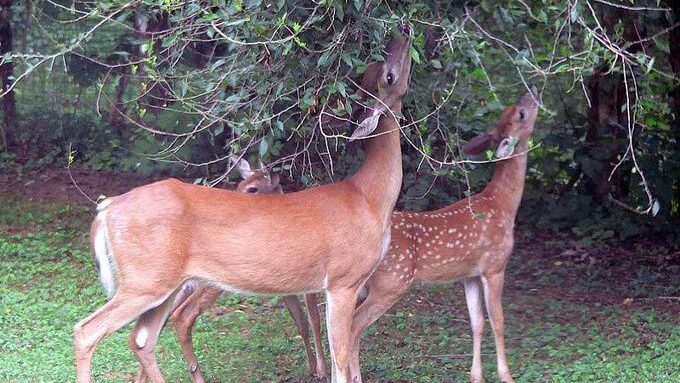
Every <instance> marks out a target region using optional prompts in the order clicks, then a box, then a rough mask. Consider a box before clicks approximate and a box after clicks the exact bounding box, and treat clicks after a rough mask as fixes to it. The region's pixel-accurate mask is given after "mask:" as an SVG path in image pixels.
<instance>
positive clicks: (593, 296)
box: [0, 170, 680, 382]
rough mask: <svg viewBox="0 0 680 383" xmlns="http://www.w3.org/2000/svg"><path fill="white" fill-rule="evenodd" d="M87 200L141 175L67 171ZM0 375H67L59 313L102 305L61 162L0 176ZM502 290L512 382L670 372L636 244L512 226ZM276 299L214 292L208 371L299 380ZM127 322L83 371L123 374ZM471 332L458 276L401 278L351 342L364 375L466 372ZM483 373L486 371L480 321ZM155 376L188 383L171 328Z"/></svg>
mask: <svg viewBox="0 0 680 383" xmlns="http://www.w3.org/2000/svg"><path fill="white" fill-rule="evenodd" d="M73 176H74V178H75V179H76V180H77V181H78V184H79V185H80V187H81V188H82V189H83V190H84V191H85V192H86V193H87V194H88V195H89V196H90V197H92V198H96V196H97V195H99V194H106V195H115V194H118V193H120V192H124V191H126V190H129V189H130V188H131V187H134V186H137V185H140V184H144V183H147V182H149V181H150V179H148V178H143V177H138V176H132V175H119V174H109V173H106V174H103V173H101V172H99V173H91V172H83V171H74V173H73ZM0 201H1V202H2V203H0V328H2V329H3V331H2V332H0V353H1V354H3V359H4V360H3V362H2V363H0V381H3V382H5V381H8V382H35V381H47V382H52V381H54V382H62V381H73V380H74V376H73V373H74V372H73V351H72V334H71V329H72V327H73V324H75V322H76V321H77V320H79V319H81V318H83V317H84V316H86V315H88V314H89V313H91V312H92V311H94V310H95V309H96V308H97V307H99V306H100V305H101V304H103V302H104V301H105V300H104V294H103V292H102V290H101V288H100V286H99V285H98V282H97V276H96V271H95V268H94V266H93V265H92V261H91V256H90V255H89V252H88V250H87V238H86V233H87V227H88V225H89V223H90V219H91V217H92V213H93V208H92V206H91V205H89V203H88V202H86V199H85V198H84V197H82V196H81V195H80V193H79V192H78V191H77V190H76V188H75V187H74V186H73V185H71V183H70V180H69V175H68V173H67V172H66V171H65V170H50V171H48V172H39V173H38V172H36V173H27V174H25V175H23V176H22V177H20V178H19V179H17V178H16V175H11V176H10V175H0ZM516 237H517V246H516V251H515V253H514V254H513V258H512V260H511V263H510V265H509V271H508V276H507V279H506V290H505V295H504V303H505V311H506V328H507V331H506V332H507V335H506V340H507V348H508V356H509V361H510V365H511V370H512V371H513V376H515V377H516V380H517V382H539V381H540V382H647V381H678V379H680V356H679V355H678V352H677V350H678V349H680V319H679V318H680V300H679V296H680V291H679V290H680V268H679V267H678V264H677V259H675V258H673V257H658V256H657V253H656V252H655V251H654V249H655V247H659V246H661V245H663V244H653V243H640V244H632V245H630V246H626V247H625V248H614V247H608V246H604V245H596V246H591V247H588V248H579V247H578V246H576V242H575V241H573V240H572V239H570V238H569V237H560V236H555V235H550V234H548V233H544V232H540V231H537V230H536V229H535V228H530V227H528V226H522V225H520V226H519V227H518V230H517V235H516ZM281 307H282V306H281V304H280V302H279V301H278V299H276V298H269V297H268V298H256V297H243V296H227V297H224V298H222V299H221V300H220V301H219V304H218V307H216V309H215V310H214V311H213V313H212V314H211V313H206V314H205V315H204V316H203V317H202V318H200V319H199V321H198V323H197V326H196V335H195V342H194V343H195V345H196V348H197V353H198V355H199V360H200V361H201V363H202V364H203V366H204V368H203V370H204V371H205V372H206V374H205V375H206V378H207V379H208V380H209V381H211V382H273V381H279V382H300V381H302V382H305V381H310V382H311V380H310V379H307V378H305V376H306V363H305V360H304V353H303V351H302V348H301V342H300V341H299V338H298V337H297V335H296V331H295V328H294V326H293V323H292V320H291V319H290V318H289V316H288V315H287V313H285V312H284V310H282V309H281ZM127 333H129V327H127V328H125V329H124V330H122V331H119V332H118V333H116V334H115V335H114V336H112V337H111V338H110V339H109V340H107V341H105V342H103V344H102V345H101V347H100V348H98V349H97V353H96V354H95V361H94V364H95V365H94V368H93V369H94V371H95V374H96V376H95V380H96V381H98V382H100V381H106V382H121V381H130V380H131V379H132V378H133V376H134V372H135V371H136V362H135V360H134V357H133V356H132V353H131V352H129V351H128V350H127V339H126V336H127ZM470 348H471V336H470V331H469V324H468V319H467V310H466V308H465V304H464V294H463V291H462V288H461V286H460V285H459V284H454V285H451V286H444V285H442V286H414V288H412V289H411V290H410V291H409V292H408V293H407V294H406V296H405V297H404V298H403V299H402V300H401V301H400V302H399V303H398V304H397V305H396V306H395V307H394V308H392V309H391V310H390V311H389V312H388V314H387V315H385V316H384V317H383V318H381V319H380V320H379V321H378V323H377V324H376V325H374V326H372V327H370V328H369V329H368V331H367V332H366V334H365V336H364V339H363V341H362V367H363V372H364V376H365V380H366V381H368V382H441V381H446V382H451V381H453V382H466V381H467V380H468V375H467V372H468V370H469V365H470V362H471V356H470V351H471V350H470ZM482 352H483V359H484V372H485V375H486V377H487V381H490V382H493V381H496V380H495V365H494V360H495V356H494V347H493V339H492V337H491V335H490V328H489V326H488V325H487V326H486V329H485V338H484V341H483V350H482ZM159 360H160V362H161V368H162V369H163V371H164V372H165V374H166V377H167V379H168V381H169V382H184V381H189V377H188V374H187V373H186V367H185V365H184V362H183V360H182V358H181V354H180V351H179V346H178V344H177V343H176V341H175V339H174V337H173V335H172V333H171V331H165V332H164V334H163V335H162V337H161V339H160V343H159Z"/></svg>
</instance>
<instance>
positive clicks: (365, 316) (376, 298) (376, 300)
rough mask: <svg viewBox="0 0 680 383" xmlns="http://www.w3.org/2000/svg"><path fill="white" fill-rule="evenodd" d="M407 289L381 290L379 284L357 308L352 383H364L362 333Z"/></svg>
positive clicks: (353, 323)
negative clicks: (361, 355)
mask: <svg viewBox="0 0 680 383" xmlns="http://www.w3.org/2000/svg"><path fill="white" fill-rule="evenodd" d="M369 283H370V281H369ZM407 288H408V284H406V285H399V286H390V288H389V289H383V288H379V287H378V286H377V284H373V285H371V289H370V290H369V291H370V292H369V293H368V296H367V297H366V299H365V300H364V301H363V302H362V303H361V305H359V307H357V308H356V310H355V312H354V318H353V320H352V338H351V343H350V345H351V349H350V356H349V371H350V374H351V375H350V376H351V378H352V383H361V382H362V379H361V366H360V364H359V351H360V343H361V333H362V332H364V330H365V329H366V328H367V327H368V326H370V325H371V324H372V323H373V322H375V321H376V320H377V319H378V318H380V317H381V316H382V315H383V314H384V313H385V312H387V310H389V309H390V307H392V306H393V305H394V303H395V302H396V301H397V300H398V299H399V297H400V296H401V295H402V294H403V293H404V291H406V289H407Z"/></svg>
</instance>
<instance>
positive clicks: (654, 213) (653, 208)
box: [652, 200, 661, 217]
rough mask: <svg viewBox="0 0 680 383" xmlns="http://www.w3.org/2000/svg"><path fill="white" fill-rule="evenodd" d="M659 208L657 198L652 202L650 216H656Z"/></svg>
mask: <svg viewBox="0 0 680 383" xmlns="http://www.w3.org/2000/svg"><path fill="white" fill-rule="evenodd" d="M659 209H661V204H660V203H659V200H656V201H654V204H652V216H653V217H656V215H657V214H659Z"/></svg>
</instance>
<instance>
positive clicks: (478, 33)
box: [0, 0, 680, 252]
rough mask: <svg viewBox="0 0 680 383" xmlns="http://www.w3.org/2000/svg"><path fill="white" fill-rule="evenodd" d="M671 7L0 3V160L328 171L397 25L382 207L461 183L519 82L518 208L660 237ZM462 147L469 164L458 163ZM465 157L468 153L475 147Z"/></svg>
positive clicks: (673, 134)
mask: <svg viewBox="0 0 680 383" xmlns="http://www.w3.org/2000/svg"><path fill="white" fill-rule="evenodd" d="M678 3H679V2H678V1H636V2H618V1H617V2H608V1H586V2H583V1H579V2H574V1H548V0H543V1H537V0H532V1H510V2H507V4H505V5H503V6H502V7H501V6H498V5H496V2H493V1H484V0H483V1H469V2H462V1H426V0H421V1H408V2H407V1H387V2H385V1H366V2H362V1H357V0H354V1H342V0H320V1H267V0H243V1H217V0H214V1H209V0H203V1H179V0H163V1H151V0H106V1H73V0H31V1H8V0H4V1H2V2H0V5H2V7H3V10H2V20H0V47H2V48H3V49H2V50H0V53H1V54H3V55H4V56H3V64H2V65H1V66H0V75H1V76H2V79H3V89H4V93H3V94H4V96H3V99H2V100H3V102H2V115H3V124H2V131H1V132H0V133H1V136H2V137H1V140H0V145H1V146H2V148H1V150H0V171H12V172H16V173H22V172H24V171H26V170H30V169H35V168H44V167H49V166H59V167H63V166H66V165H67V164H69V162H70V158H73V163H72V165H73V166H80V167H86V168H91V169H95V170H102V169H106V170H115V171H126V172H129V171H134V172H141V173H143V174H156V175H158V174H162V175H166V176H179V177H183V178H191V179H196V182H202V183H210V184H215V185H217V184H219V183H220V182H221V181H222V180H223V179H224V178H225V177H227V180H228V177H232V178H234V177H236V175H235V172H232V173H230V171H231V167H232V166H231V164H230V163H229V161H228V156H229V155H232V154H236V155H238V156H242V155H243V156H246V157H247V158H248V159H249V160H250V161H251V163H257V161H258V160H261V161H263V162H264V163H266V164H268V166H269V167H270V168H271V170H272V171H274V172H279V173H281V174H282V178H283V179H284V185H285V189H286V190H297V189H301V188H305V187H310V186H313V185H317V184H322V183H327V182H331V181H333V180H338V179H341V178H343V177H345V176H346V175H348V174H350V173H351V172H352V171H354V169H356V167H357V165H358V163H359V161H360V158H361V155H360V154H361V150H360V149H359V148H358V147H356V146H352V145H348V144H347V142H346V140H345V139H344V138H343V136H347V135H348V134H349V132H350V131H351V127H350V126H347V127H346V129H339V130H337V131H329V130H321V129H320V128H319V127H318V124H317V119H318V116H319V112H320V111H321V110H322V109H324V108H325V109H326V110H328V109H332V110H333V111H335V112H336V113H339V114H349V113H351V108H352V100H353V99H355V92H356V90H357V84H356V82H355V81H357V80H358V79H359V78H360V75H361V73H362V72H363V71H364V69H365V67H366V64H367V62H370V61H373V60H380V59H381V58H382V51H383V48H384V46H385V44H386V42H387V41H388V40H389V36H390V34H391V32H392V31H394V30H395V29H396V28H397V27H398V26H400V25H404V24H407V25H409V26H410V27H411V28H412V30H413V31H414V32H413V33H414V35H413V49H412V51H411V56H412V58H413V60H414V65H413V72H412V79H411V88H410V90H409V93H408V95H407V97H406V99H405V102H404V110H403V111H404V120H403V121H404V124H403V125H404V127H403V139H402V142H403V151H404V156H403V162H404V174H405V177H404V184H403V189H402V194H401V197H400V200H399V204H398V208H401V209H414V210H424V209H434V208H438V207H441V206H443V205H445V204H448V203H450V202H452V201H454V200H457V199H459V198H461V197H464V196H465V195H468V194H469V193H471V192H475V191H477V190H479V189H480V188H481V187H483V185H484V184H485V183H486V181H487V180H488V177H489V175H490V174H491V172H492V171H493V165H492V164H479V163H475V162H470V161H468V159H467V158H466V157H464V156H462V154H461V152H460V147H461V146H462V144H464V142H465V141H467V140H469V139H470V138H471V137H473V136H474V135H476V134H478V133H480V132H483V131H485V130H487V129H489V128H491V127H493V125H494V123H495V120H496V119H497V118H498V116H499V115H500V112H501V111H502V109H503V107H504V106H506V105H509V104H511V103H512V102H513V101H514V100H515V98H516V97H517V96H519V95H520V94H521V93H523V92H525V91H526V90H527V89H529V88H531V87H533V89H534V91H535V92H537V94H539V95H540V96H541V99H542V102H543V106H542V109H541V112H540V115H539V121H538V123H537V128H536V133H535V139H534V147H533V150H532V151H531V154H530V160H529V167H530V169H529V172H528V181H527V186H526V189H525V190H526V192H525V201H524V203H523V206H522V209H521V212H520V219H521V220H522V221H523V222H530V223H532V224H535V225H537V226H539V227H542V228H547V229H550V230H553V231H555V232H557V233H559V234H561V235H570V236H571V235H576V236H577V237H578V238H580V241H581V244H582V245H583V246H587V245H589V244H590V243H592V242H593V241H597V242H615V241H620V240H628V239H632V238H645V237H646V238H652V239H656V240H658V241H661V242H662V243H664V245H663V246H664V247H667V250H668V251H669V252H672V251H673V249H677V248H678V247H680V229H679V226H680V225H678V224H679V223H680V207H679V203H680V151H679V150H678V149H679V148H680V143H679V137H680V123H679V120H680V86H679V84H680V81H679V79H678V73H680V35H679V33H680V32H679V30H680V28H678V23H679V22H680V5H679V4H678ZM477 160H479V159H477ZM481 160H484V158H481Z"/></svg>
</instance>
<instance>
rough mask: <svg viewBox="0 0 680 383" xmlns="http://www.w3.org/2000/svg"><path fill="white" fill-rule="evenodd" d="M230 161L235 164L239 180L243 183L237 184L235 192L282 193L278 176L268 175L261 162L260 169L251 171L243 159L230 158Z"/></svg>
mask: <svg viewBox="0 0 680 383" xmlns="http://www.w3.org/2000/svg"><path fill="white" fill-rule="evenodd" d="M232 161H235V162H236V168H237V169H238V171H239V174H241V178H243V181H241V182H239V184H238V186H237V187H236V191H238V192H241V193H250V194H273V193H283V190H282V189H281V185H280V184H279V181H280V179H279V175H278V174H274V175H271V174H269V172H268V171H267V170H266V167H265V166H264V164H262V163H261V162H260V168H259V169H256V170H253V169H252V168H251V166H250V164H249V163H248V161H246V160H245V159H243V158H241V159H240V160H236V159H235V158H233V157H232Z"/></svg>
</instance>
